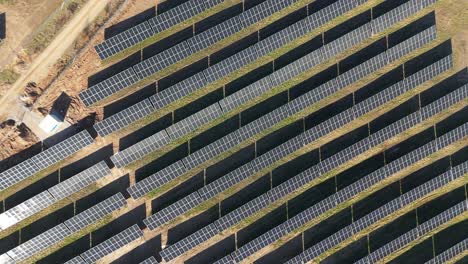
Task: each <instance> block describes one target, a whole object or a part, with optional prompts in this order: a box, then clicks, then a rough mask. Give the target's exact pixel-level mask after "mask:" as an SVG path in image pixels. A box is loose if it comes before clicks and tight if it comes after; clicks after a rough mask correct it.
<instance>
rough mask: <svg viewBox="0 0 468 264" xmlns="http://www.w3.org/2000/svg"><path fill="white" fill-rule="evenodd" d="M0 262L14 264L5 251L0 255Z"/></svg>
mask: <svg viewBox="0 0 468 264" xmlns="http://www.w3.org/2000/svg"><path fill="white" fill-rule="evenodd" d="M0 263H4V264H14V263H15V261H14V260H13V259H12V258H10V256H8V255H7V254H6V253H5V254H2V255H0Z"/></svg>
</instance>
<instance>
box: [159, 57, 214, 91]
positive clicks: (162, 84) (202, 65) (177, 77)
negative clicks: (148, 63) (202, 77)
mask: <svg viewBox="0 0 468 264" xmlns="http://www.w3.org/2000/svg"><path fill="white" fill-rule="evenodd" d="M206 68H208V57H204V58H202V59H200V60H198V61H196V62H192V63H191V64H189V65H187V66H185V67H184V68H182V69H180V70H178V71H176V72H174V73H171V74H170V75H168V76H166V77H163V78H161V79H159V80H158V90H159V91H162V90H164V89H166V88H168V87H170V86H172V85H174V84H176V83H178V82H181V81H183V80H185V79H187V78H188V77H191V76H193V75H195V74H196V73H198V72H201V71H203V70H205V69H206Z"/></svg>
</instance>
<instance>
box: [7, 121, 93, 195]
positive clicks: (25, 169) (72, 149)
mask: <svg viewBox="0 0 468 264" xmlns="http://www.w3.org/2000/svg"><path fill="white" fill-rule="evenodd" d="M93 142H94V139H93V138H92V137H91V135H90V134H89V133H88V132H87V131H86V130H84V131H82V132H79V133H77V134H75V135H73V136H71V137H69V138H67V139H65V140H63V141H62V142H60V143H58V144H56V145H54V146H52V147H50V148H48V149H46V150H44V151H42V152H40V153H39V154H37V155H35V156H33V157H32V158H30V159H27V160H25V161H23V162H21V163H19V164H18V165H15V166H13V167H11V168H9V169H7V170H5V171H4V172H2V173H0V191H3V190H5V189H7V188H9V187H11V186H13V185H15V184H17V183H19V182H21V181H23V180H26V179H27V178H29V177H31V176H33V175H35V174H37V173H38V172H40V171H42V170H44V169H46V168H48V167H50V166H52V165H54V164H56V163H58V162H60V161H62V160H65V159H66V158H68V157H70V156H71V155H73V154H74V153H76V152H77V151H79V150H80V149H83V148H84V147H86V146H88V145H91V144H92V143H93Z"/></svg>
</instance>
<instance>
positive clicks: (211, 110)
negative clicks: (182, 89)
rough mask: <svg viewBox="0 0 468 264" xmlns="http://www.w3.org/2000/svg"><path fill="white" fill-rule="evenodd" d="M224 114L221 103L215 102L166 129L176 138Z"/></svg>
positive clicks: (173, 138)
mask: <svg viewBox="0 0 468 264" xmlns="http://www.w3.org/2000/svg"><path fill="white" fill-rule="evenodd" d="M222 114H223V111H222V110H221V107H220V106H219V104H218V103H214V104H212V105H210V106H208V107H206V108H204V109H202V110H200V111H198V112H196V113H195V114H193V115H191V116H189V117H187V118H185V119H183V120H181V121H179V122H177V123H175V124H173V125H172V126H170V127H168V128H166V131H167V133H168V134H169V136H170V137H171V138H172V140H176V139H178V138H181V137H183V136H185V135H187V134H189V133H191V132H193V131H195V130H196V129H198V128H200V127H201V126H203V125H206V124H208V123H209V122H211V121H213V120H215V119H216V118H218V117H220V116H221V115H222Z"/></svg>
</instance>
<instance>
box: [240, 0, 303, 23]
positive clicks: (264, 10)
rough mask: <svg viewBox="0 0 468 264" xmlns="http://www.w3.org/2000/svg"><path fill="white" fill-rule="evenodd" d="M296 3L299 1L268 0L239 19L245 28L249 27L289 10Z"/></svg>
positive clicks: (241, 15)
mask: <svg viewBox="0 0 468 264" xmlns="http://www.w3.org/2000/svg"><path fill="white" fill-rule="evenodd" d="M295 2H297V0H267V1H265V2H263V3H261V4H258V5H256V6H254V7H252V8H250V9H248V10H246V11H245V12H243V13H242V14H240V15H239V19H240V21H241V22H242V24H243V25H244V27H249V26H251V25H253V24H255V23H257V22H259V21H261V20H263V19H265V18H267V17H269V16H271V15H272V14H274V13H276V12H279V11H281V10H282V9H285V8H287V7H288V6H290V5H292V4H294V3H295Z"/></svg>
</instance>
